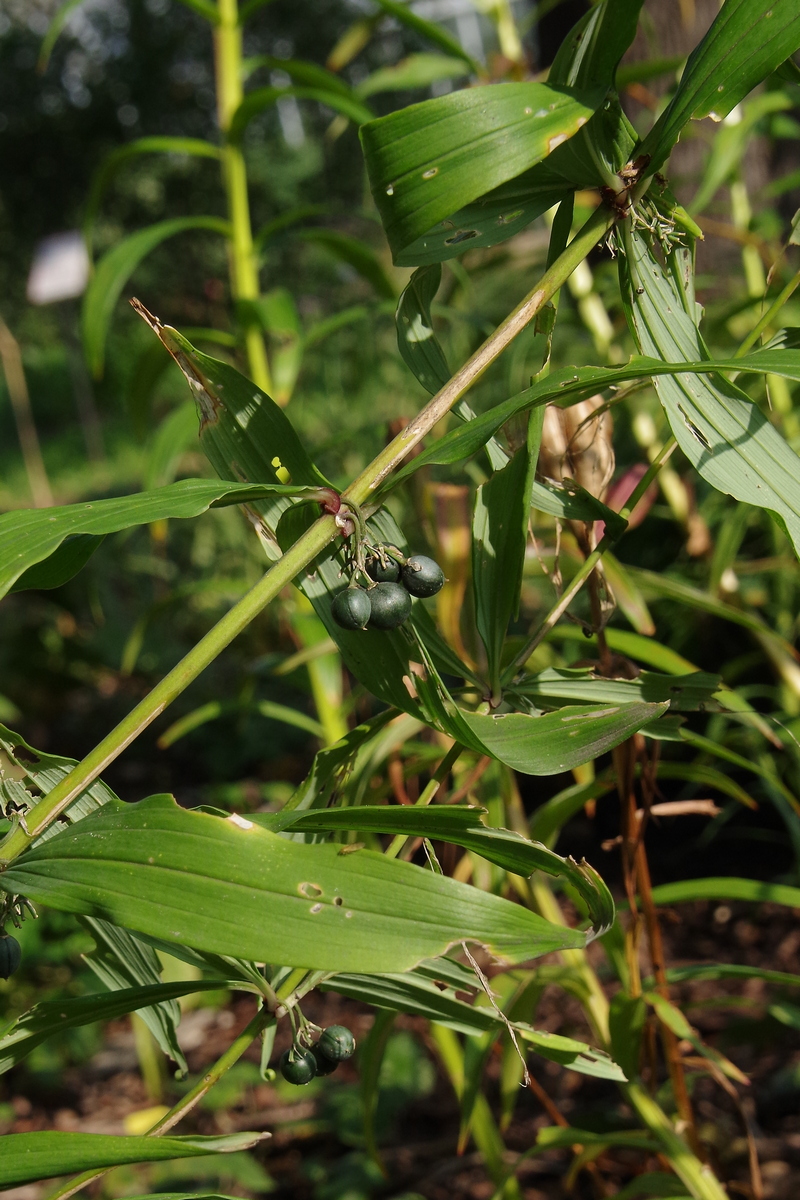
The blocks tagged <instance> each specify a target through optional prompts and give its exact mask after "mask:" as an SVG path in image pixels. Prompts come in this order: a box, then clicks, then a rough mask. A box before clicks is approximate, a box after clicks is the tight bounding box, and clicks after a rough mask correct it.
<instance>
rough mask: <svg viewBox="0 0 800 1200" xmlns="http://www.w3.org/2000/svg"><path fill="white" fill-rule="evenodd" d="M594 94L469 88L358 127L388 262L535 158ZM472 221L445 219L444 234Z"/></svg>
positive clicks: (533, 87) (579, 120) (453, 239)
mask: <svg viewBox="0 0 800 1200" xmlns="http://www.w3.org/2000/svg"><path fill="white" fill-rule="evenodd" d="M600 98H601V97H600V95H599V93H598V94H594V93H585V94H584V93H573V92H572V91H571V90H570V89H567V88H552V87H550V86H548V85H547V84H544V83H502V84H495V85H493V86H485V87H476V88H467V89H466V90H464V91H460V92H451V93H450V94H449V95H446V96H439V97H437V98H436V99H433V100H426V101H423V102H422V103H421V104H412V105H410V106H409V107H408V108H403V109H400V110H399V111H398V112H394V113H391V114H390V115H389V116H387V117H380V118H379V119H378V120H376V121H370V122H369V123H368V124H366V125H364V126H363V127H362V129H361V140H362V145H363V148H364V155H365V158H366V162H367V170H368V172H369V177H370V185H371V188H372V194H373V196H374V197H375V203H376V204H377V206H378V211H379V213H380V215H381V220H382V221H383V225H384V228H385V230H386V234H387V237H388V239H389V244H390V246H391V248H392V253H393V255H394V259H395V262H397V263H399V264H401V265H409V264H412V263H417V262H420V261H423V260H421V259H420V258H419V257H418V256H417V255H413V256H411V257H409V253H410V248H411V247H412V246H413V244H414V243H415V242H416V241H417V240H418V239H419V238H423V240H424V235H426V234H427V233H428V231H429V230H431V231H433V230H434V227H436V226H438V225H439V223H440V222H442V221H446V220H447V219H448V218H451V217H452V216H453V214H454V213H457V212H458V211H459V210H460V209H463V208H464V206H465V205H468V204H470V203H471V202H472V201H475V200H477V199H478V198H479V197H481V196H483V195H485V194H486V193H487V192H490V191H491V190H492V189H494V188H496V187H498V186H499V185H500V184H504V183H507V182H508V181H509V180H512V179H514V178H515V177H516V176H518V175H520V174H521V173H522V172H523V171H525V170H527V169H528V168H529V167H531V166H533V165H534V163H538V162H541V160H542V159H544V158H545V157H546V156H547V155H548V154H549V153H550V151H551V149H555V147H556V146H558V145H560V143H561V142H563V141H565V140H566V139H567V138H570V137H572V136H573V135H574V134H575V133H576V132H577V131H578V129H580V127H581V125H583V124H585V123H586V121H587V120H588V119H589V117H590V116H591V115H592V112H593V111H594V108H595V106H596V105H597V103H599V100H600ZM473 236H477V233H476V232H475V231H471V230H463V229H461V228H459V227H457V226H456V225H455V224H453V226H452V228H451V229H450V232H449V235H448V237H447V238H446V239H445V243H446V244H447V243H449V244H450V245H451V246H455V247H460V248H463V247H462V243H464V244H466V245H468V244H469V242H470V240H472V238H473Z"/></svg>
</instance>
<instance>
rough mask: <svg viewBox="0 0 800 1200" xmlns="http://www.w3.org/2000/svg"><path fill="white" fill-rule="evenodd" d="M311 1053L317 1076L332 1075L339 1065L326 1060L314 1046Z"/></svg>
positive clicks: (328, 1059) (332, 1060) (331, 1060)
mask: <svg viewBox="0 0 800 1200" xmlns="http://www.w3.org/2000/svg"><path fill="white" fill-rule="evenodd" d="M311 1053H312V1054H313V1055H314V1062H315V1063H316V1064H317V1074H318V1075H332V1074H333V1072H334V1071H335V1070H336V1068H337V1067H338V1065H339V1064H338V1062H336V1061H334V1059H332V1058H327V1057H326V1056H325V1055H324V1054H323V1053H322V1051H321V1050H320V1048H319V1046H315V1047H314V1049H313V1050H312V1052H311Z"/></svg>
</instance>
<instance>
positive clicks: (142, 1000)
mask: <svg viewBox="0 0 800 1200" xmlns="http://www.w3.org/2000/svg"><path fill="white" fill-rule="evenodd" d="M233 986H240V985H238V984H232V983H225V982H221V981H220V980H208V979H203V980H200V979H192V980H180V981H177V982H175V983H158V984H153V985H151V986H149V987H129V988H121V989H120V990H119V991H114V992H97V993H94V994H92V995H89V996H81V997H80V998H79V999H73V1000H47V1001H43V1002H42V1003H41V1004H36V1005H34V1007H33V1008H30V1009H28V1011H27V1012H25V1013H22V1015H21V1016H19V1017H17V1018H16V1019H15V1020H14V1021H12V1022H11V1024H10V1025H7V1026H6V1027H5V1029H4V1030H3V1033H2V1036H0V1074H4V1073H5V1072H6V1071H10V1070H11V1068H12V1067H14V1066H16V1064H17V1063H19V1062H21V1061H22V1059H23V1058H25V1057H26V1055H28V1054H30V1052H31V1051H32V1050H33V1049H34V1048H35V1047H36V1046H38V1045H40V1043H41V1042H43V1041H45V1040H46V1039H47V1038H49V1037H50V1036H51V1035H52V1034H54V1033H60V1032H61V1031H62V1030H63V1029H75V1028H76V1027H78V1026H80V1025H91V1024H93V1023H94V1022H95V1021H113V1020H116V1019H117V1017H121V1016H124V1015H125V1014H126V1013H132V1012H136V1011H137V1010H140V1009H143V1008H148V1007H149V1006H151V1005H154V1004H160V1003H162V1002H163V1001H165V1000H177V999H178V997H180V996H188V995H190V994H191V993H193V992H203V991H214V990H217V991H218V990H219V989H220V988H221V987H233Z"/></svg>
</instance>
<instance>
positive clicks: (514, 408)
mask: <svg viewBox="0 0 800 1200" xmlns="http://www.w3.org/2000/svg"><path fill="white" fill-rule="evenodd" d="M720 371H741V372H742V373H752V374H758V375H781V376H783V377H784V378H785V379H792V380H800V351H797V350H789V349H786V350H784V349H765V350H757V351H754V352H753V353H752V354H748V355H746V356H745V357H744V358H737V359H728V358H717V359H706V360H705V361H703V360H702V359H695V360H694V361H687V362H677V363H676V362H664V361H663V360H661V359H658V358H652V357H646V356H644V355H637V356H634V357H633V358H631V360H630V362H627V363H625V364H624V365H623V366H620V367H564V368H562V369H561V370H560V371H553V372H552V374H550V375H548V376H547V378H546V379H543V380H542V381H541V382H540V383H536V384H534V385H533V387H529V388H526V389H525V391H524V392H520V393H519V394H518V395H516V396H512V397H511V398H510V399H508V400H504V401H502V403H500V404H496V405H495V406H494V408H490V409H489V410H488V412H485V413H481V415H480V416H478V417H475V418H474V419H473V420H471V421H469V422H468V423H467V424H466V425H462V426H459V427H458V428H456V429H453V430H452V431H451V432H450V433H447V434H445V436H444V437H442V438H438V439H437V440H436V441H435V442H433V444H432V445H430V446H429V447H428V448H427V449H426V450H423V451H422V453H421V454H418V455H417V457H416V458H414V459H412V461H411V462H410V463H408V464H407V465H406V466H405V467H403V468H402V469H401V470H400V471H398V472H397V473H396V474H395V475H393V476H392V478H391V480H390V481H389V482H388V483H387V484H385V485H384V488H383V491H384V492H385V491H388V490H389V489H390V488H393V487H395V486H396V485H397V484H398V483H401V482H402V481H403V480H404V479H408V478H409V476H411V475H413V474H414V473H415V472H416V471H419V470H420V468H421V467H425V466H432V465H446V464H450V463H456V462H460V461H461V460H462V459H465V458H470V457H471V456H472V455H473V454H476V453H477V452H478V450H480V449H481V447H482V446H484V445H485V444H486V442H487V440H488V439H489V438H490V437H492V436H493V435H494V434H495V433H497V431H498V430H499V429H500V428H501V427H502V426H503V425H504V424H505V423H506V421H508V420H509V419H510V418H511V417H513V416H516V415H517V414H518V413H523V412H527V411H528V410H529V409H531V408H538V407H539V406H541V405H544V404H559V405H560V406H561V407H563V408H566V407H567V406H568V405H569V404H577V403H578V402H579V401H580V400H584V399H586V398H587V397H588V396H592V395H594V394H595V393H597V392H599V391H603V390H604V389H605V388H613V387H616V386H617V385H618V384H620V383H627V382H629V381H630V380H632V379H642V378H646V377H652V378H656V377H657V376H660V375H675V376H676V377H680V376H681V375H684V374H688V375H695V374H697V375H704V374H711V375H716V374H718V373H719V372H720ZM539 507H541V508H542V510H543V511H548V510H547V509H546V508H545V507H544V505H543V504H541V505H540V506H539ZM597 519H602V518H599V514H598V518H597Z"/></svg>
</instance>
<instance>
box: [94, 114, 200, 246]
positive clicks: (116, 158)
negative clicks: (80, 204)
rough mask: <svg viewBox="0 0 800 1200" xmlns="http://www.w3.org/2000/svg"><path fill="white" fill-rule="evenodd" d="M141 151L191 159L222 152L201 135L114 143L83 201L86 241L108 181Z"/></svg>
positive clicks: (163, 136)
mask: <svg viewBox="0 0 800 1200" xmlns="http://www.w3.org/2000/svg"><path fill="white" fill-rule="evenodd" d="M141 154H175V155H190V156H191V157H193V158H216V159H219V158H220V156H221V154H222V151H221V150H220V148H219V146H215V145H214V144H213V142H206V141H204V140H203V138H191V137H168V136H165V135H156V136H151V137H141V138H136V139H135V140H134V141H132V142H127V143H126V144H125V145H124V146H118V147H117V149H116V150H112V152H111V153H110V154H109V155H108V157H107V158H105V159H104V160H103V162H102V163H101V164H100V167H99V168H98V169H97V171H96V172H95V174H94V177H93V179H92V182H91V185H90V187H89V195H88V197H87V200H86V206H85V209H84V217H83V228H84V231H85V234H86V239H87V241H89V240H90V237H91V231H92V228H93V226H94V222H95V219H96V217H97V213H98V211H99V209H100V203H101V201H102V199H103V194H104V192H105V190H106V188H107V187H108V184H109V182H110V181H111V179H112V178H113V177H114V175H115V174H116V173H117V171H118V170H119V168H120V167H121V166H122V165H123V163H125V162H127V161H128V159H131V158H138V157H139V155H141Z"/></svg>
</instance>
